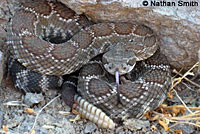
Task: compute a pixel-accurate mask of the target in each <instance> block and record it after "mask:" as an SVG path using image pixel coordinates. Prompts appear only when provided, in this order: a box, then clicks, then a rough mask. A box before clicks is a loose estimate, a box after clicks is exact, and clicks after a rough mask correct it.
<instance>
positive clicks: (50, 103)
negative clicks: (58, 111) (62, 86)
mask: <svg viewBox="0 0 200 134" xmlns="http://www.w3.org/2000/svg"><path fill="white" fill-rule="evenodd" d="M60 96H61V94H59V95H58V96H56V97H55V98H53V99H52V100H51V101H49V102H48V103H47V104H46V105H45V106H44V107H42V108H41V109H40V111H39V112H38V113H37V115H36V117H35V121H34V124H33V127H32V129H31V131H33V130H34V128H35V126H36V122H37V119H38V117H39V114H40V113H41V112H42V111H43V110H44V109H45V108H46V107H47V106H48V105H50V104H51V103H52V102H53V101H55V100H56V99H57V98H59V97H60Z"/></svg>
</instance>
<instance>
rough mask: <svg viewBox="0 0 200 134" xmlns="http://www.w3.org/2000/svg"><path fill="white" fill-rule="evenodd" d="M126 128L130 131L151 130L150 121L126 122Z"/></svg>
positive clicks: (135, 120) (133, 120)
mask: <svg viewBox="0 0 200 134" xmlns="http://www.w3.org/2000/svg"><path fill="white" fill-rule="evenodd" d="M124 126H126V127H127V128H128V129H130V130H132V131H133V130H141V129H146V128H148V127H149V128H150V122H149V121H148V120H139V119H128V120H126V121H124Z"/></svg>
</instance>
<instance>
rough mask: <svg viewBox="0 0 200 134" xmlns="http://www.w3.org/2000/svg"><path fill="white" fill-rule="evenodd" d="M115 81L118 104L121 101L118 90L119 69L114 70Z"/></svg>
mask: <svg viewBox="0 0 200 134" xmlns="http://www.w3.org/2000/svg"><path fill="white" fill-rule="evenodd" d="M115 81H116V84H117V99H118V104H119V103H121V102H120V91H119V71H118V70H117V71H115Z"/></svg>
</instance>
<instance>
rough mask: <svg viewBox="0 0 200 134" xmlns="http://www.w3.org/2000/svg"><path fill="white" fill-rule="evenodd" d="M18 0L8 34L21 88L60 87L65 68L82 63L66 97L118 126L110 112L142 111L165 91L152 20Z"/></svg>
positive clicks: (166, 71)
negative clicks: (114, 18)
mask: <svg viewBox="0 0 200 134" xmlns="http://www.w3.org/2000/svg"><path fill="white" fill-rule="evenodd" d="M19 3H20V9H19V10H17V11H16V13H15V14H14V16H13V18H12V19H11V21H10V23H9V26H8V36H7V43H8V50H9V52H10V53H11V56H10V58H9V59H8V69H9V73H10V76H11V79H12V81H13V82H14V84H15V86H16V87H17V88H19V89H22V90H24V91H25V92H29V91H30V92H40V91H41V90H42V91H43V92H44V91H45V90H48V89H51V88H52V89H54V88H60V87H61V85H62V81H63V78H62V76H63V75H70V74H71V73H73V72H76V71H77V70H78V71H80V72H79V76H78V81H77V80H76V79H75V78H74V79H73V77H68V79H67V81H66V82H65V83H64V84H63V86H62V89H63V90H62V98H63V99H64V101H65V102H66V103H67V104H69V105H70V106H72V107H73V108H74V109H76V110H77V111H78V112H79V113H80V114H81V115H82V116H84V117H86V118H88V119H90V120H92V121H93V122H95V123H97V124H98V125H99V126H101V127H105V128H106V127H108V128H113V126H115V125H113V124H114V123H113V121H112V120H111V119H113V120H118V119H121V118H123V117H134V118H140V117H142V115H143V114H144V113H145V112H147V111H149V110H152V109H155V108H156V107H157V106H158V105H159V104H161V103H162V102H163V101H164V99H165V98H166V94H167V92H168V89H169V87H170V85H171V74H170V67H169V65H168V62H167V59H166V57H165V56H164V55H162V54H161V53H160V49H159V46H158V44H159V43H158V41H157V36H156V34H155V33H154V32H153V31H152V30H151V29H150V28H149V27H147V26H145V25H142V24H135V23H128V22H120V23H98V24H94V23H93V22H91V21H90V20H89V19H88V18H87V17H86V16H85V15H78V14H76V13H75V12H74V11H73V10H71V9H70V8H68V7H66V6H65V5H63V4H62V3H60V2H57V1H46V0H34V1H32V0H21V1H20V2H19ZM102 54H103V56H101V58H100V60H99V59H98V60H96V59H94V58H95V57H97V56H98V55H102ZM91 59H92V61H91ZM79 69H80V70H79ZM117 76H118V77H117ZM71 78H72V79H71ZM76 90H77V92H78V94H77V93H76ZM104 112H105V113H104ZM111 124H112V125H111Z"/></svg>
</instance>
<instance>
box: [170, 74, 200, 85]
mask: <svg viewBox="0 0 200 134" xmlns="http://www.w3.org/2000/svg"><path fill="white" fill-rule="evenodd" d="M173 72H174V73H176V74H178V75H180V76H181V77H183V75H182V74H181V73H180V72H177V71H176V70H173ZM184 79H185V80H187V81H188V82H190V83H191V84H193V85H195V86H196V87H199V88H200V85H199V84H197V83H195V82H193V81H191V80H190V79H188V78H187V77H184Z"/></svg>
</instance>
